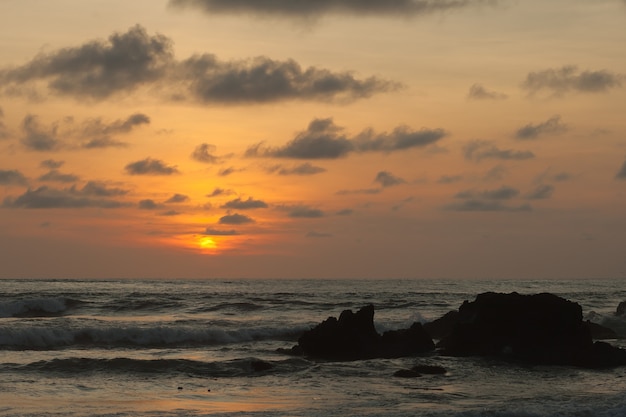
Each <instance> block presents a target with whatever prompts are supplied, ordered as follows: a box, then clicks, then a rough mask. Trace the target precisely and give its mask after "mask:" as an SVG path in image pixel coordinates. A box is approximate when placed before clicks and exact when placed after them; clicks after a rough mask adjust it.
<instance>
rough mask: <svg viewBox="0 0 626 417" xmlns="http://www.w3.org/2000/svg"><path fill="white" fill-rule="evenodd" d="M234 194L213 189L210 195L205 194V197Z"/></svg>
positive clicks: (231, 191)
mask: <svg viewBox="0 0 626 417" xmlns="http://www.w3.org/2000/svg"><path fill="white" fill-rule="evenodd" d="M234 193H235V192H234V191H233V190H225V189H223V188H215V189H214V190H213V191H212V192H211V194H207V197H218V196H221V195H231V194H234Z"/></svg>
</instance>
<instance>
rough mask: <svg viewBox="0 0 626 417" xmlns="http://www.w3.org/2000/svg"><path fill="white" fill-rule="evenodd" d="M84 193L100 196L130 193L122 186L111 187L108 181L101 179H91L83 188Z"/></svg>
mask: <svg viewBox="0 0 626 417" xmlns="http://www.w3.org/2000/svg"><path fill="white" fill-rule="evenodd" d="M81 193H82V194H84V195H90V196H98V197H116V196H122V195H126V194H128V190H124V189H122V188H116V187H109V186H108V185H107V184H106V183H104V182H101V181H89V182H87V184H85V185H84V187H83V188H82V190H81Z"/></svg>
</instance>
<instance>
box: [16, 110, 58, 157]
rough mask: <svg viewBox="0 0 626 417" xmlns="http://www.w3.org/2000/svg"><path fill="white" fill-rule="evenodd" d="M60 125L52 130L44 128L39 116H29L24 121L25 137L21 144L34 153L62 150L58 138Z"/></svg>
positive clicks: (23, 130)
mask: <svg viewBox="0 0 626 417" xmlns="http://www.w3.org/2000/svg"><path fill="white" fill-rule="evenodd" d="M57 131H58V125H54V126H52V127H51V128H45V127H42V126H41V125H40V123H39V119H38V118H37V116H35V115H32V114H29V115H27V116H26V117H24V120H23V121H22V132H23V133H24V136H23V137H22V139H21V142H22V144H23V145H24V146H26V147H27V148H28V149H30V150H33V151H42V152H43V151H54V150H57V149H59V148H61V145H62V144H61V141H60V139H59V138H58V137H57V134H58V133H57Z"/></svg>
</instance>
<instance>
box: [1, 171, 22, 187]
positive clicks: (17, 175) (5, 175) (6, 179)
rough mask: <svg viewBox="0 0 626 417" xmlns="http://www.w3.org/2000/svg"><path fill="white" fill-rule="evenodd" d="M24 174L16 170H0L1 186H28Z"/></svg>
mask: <svg viewBox="0 0 626 417" xmlns="http://www.w3.org/2000/svg"><path fill="white" fill-rule="evenodd" d="M27 184H28V181H27V180H26V177H25V176H24V174H22V173H21V172H20V171H18V170H15V169H10V170H4V169H0V185H27Z"/></svg>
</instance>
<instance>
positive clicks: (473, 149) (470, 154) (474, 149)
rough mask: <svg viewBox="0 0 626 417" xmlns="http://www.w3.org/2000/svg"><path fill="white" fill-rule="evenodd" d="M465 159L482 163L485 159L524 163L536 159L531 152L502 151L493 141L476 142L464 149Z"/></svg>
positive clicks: (469, 143)
mask: <svg viewBox="0 0 626 417" xmlns="http://www.w3.org/2000/svg"><path fill="white" fill-rule="evenodd" d="M463 155H464V156H465V159H467V160H470V161H476V162H479V161H482V160H483V159H502V160H517V161H522V160H526V159H531V158H534V157H535V154H534V153H532V152H531V151H518V150H513V149H500V148H499V147H497V146H496V145H494V144H493V142H491V141H484V140H474V141H470V142H468V143H467V144H466V145H465V146H464V147H463Z"/></svg>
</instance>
